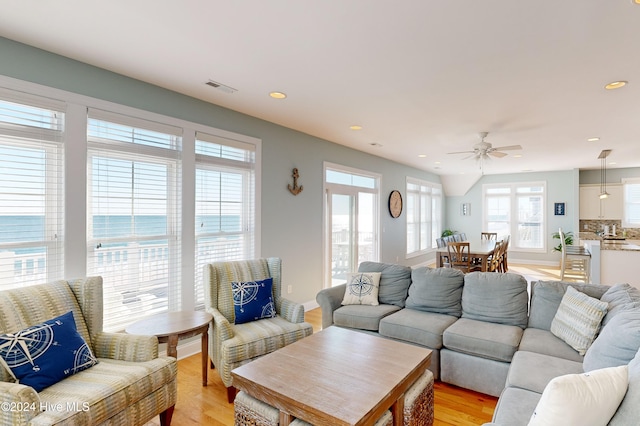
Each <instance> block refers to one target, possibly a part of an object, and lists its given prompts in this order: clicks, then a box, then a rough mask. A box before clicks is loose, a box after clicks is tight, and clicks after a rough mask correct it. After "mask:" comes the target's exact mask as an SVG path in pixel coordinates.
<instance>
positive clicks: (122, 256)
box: [87, 110, 182, 331]
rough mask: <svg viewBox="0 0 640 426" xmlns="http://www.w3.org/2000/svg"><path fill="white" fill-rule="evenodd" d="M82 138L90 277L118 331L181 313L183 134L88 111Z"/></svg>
mask: <svg viewBox="0 0 640 426" xmlns="http://www.w3.org/2000/svg"><path fill="white" fill-rule="evenodd" d="M87 133H88V185H87V187H88V192H89V193H88V197H87V200H88V201H87V204H88V205H87V226H88V229H87V239H88V241H87V243H88V244H87V271H88V274H89V275H101V276H102V277H103V280H104V290H103V291H104V310H105V313H104V327H105V329H106V330H109V331H116V330H122V329H124V327H125V326H126V325H127V324H128V323H130V322H132V321H134V320H136V319H139V318H141V317H143V316H147V315H150V314H154V313H157V312H162V311H167V310H170V309H178V308H179V307H180V285H181V284H180V264H181V262H180V243H181V241H180V226H179V225H180V189H179V188H180V153H181V142H182V138H181V134H182V130H181V129H179V128H176V127H172V126H167V125H164V124H162V123H155V122H150V121H146V120H141V119H137V118H133V117H127V116H123V115H118V114H114V113H109V112H105V111H100V110H89V118H88V124H87Z"/></svg>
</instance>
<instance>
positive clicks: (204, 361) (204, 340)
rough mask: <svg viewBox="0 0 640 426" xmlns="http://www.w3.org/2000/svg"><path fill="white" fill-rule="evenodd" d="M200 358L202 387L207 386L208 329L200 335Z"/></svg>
mask: <svg viewBox="0 0 640 426" xmlns="http://www.w3.org/2000/svg"><path fill="white" fill-rule="evenodd" d="M200 344H201V348H200V349H201V350H200V356H201V357H202V386H207V373H208V371H209V366H208V365H207V360H208V359H209V327H207V329H206V330H205V331H204V333H202V339H201V343H200Z"/></svg>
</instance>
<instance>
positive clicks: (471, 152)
mask: <svg viewBox="0 0 640 426" xmlns="http://www.w3.org/2000/svg"><path fill="white" fill-rule="evenodd" d="M473 153H475V151H456V152H447V154H473Z"/></svg>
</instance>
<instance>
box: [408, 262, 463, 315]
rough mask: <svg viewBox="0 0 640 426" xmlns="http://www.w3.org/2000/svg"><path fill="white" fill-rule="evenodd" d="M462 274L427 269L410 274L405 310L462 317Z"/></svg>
mask: <svg viewBox="0 0 640 426" xmlns="http://www.w3.org/2000/svg"><path fill="white" fill-rule="evenodd" d="M463 285H464V273H463V272H462V271H460V270H459V269H453V268H437V269H431V268H427V267H421V268H416V269H414V270H413V271H412V272H411V287H409V297H408V298H407V303H406V306H407V308H411V309H417V310H420V311H425V312H433V313H436V314H446V315H452V316H455V317H458V318H460V315H462V302H461V301H462V286H463Z"/></svg>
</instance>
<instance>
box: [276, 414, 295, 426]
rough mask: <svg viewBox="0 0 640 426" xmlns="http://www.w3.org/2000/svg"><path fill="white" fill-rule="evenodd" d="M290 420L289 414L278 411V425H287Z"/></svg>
mask: <svg viewBox="0 0 640 426" xmlns="http://www.w3.org/2000/svg"><path fill="white" fill-rule="evenodd" d="M291 420H292V419H291V414H289V413H285V412H284V411H280V422H279V424H280V426H289V424H290V423H291Z"/></svg>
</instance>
